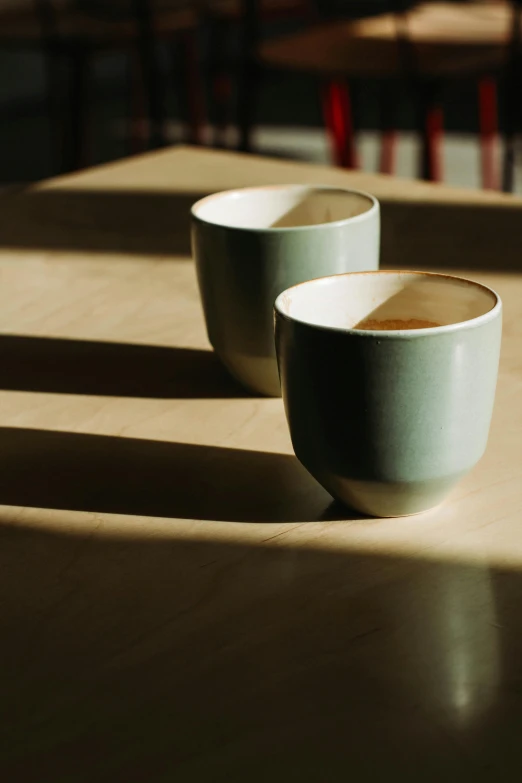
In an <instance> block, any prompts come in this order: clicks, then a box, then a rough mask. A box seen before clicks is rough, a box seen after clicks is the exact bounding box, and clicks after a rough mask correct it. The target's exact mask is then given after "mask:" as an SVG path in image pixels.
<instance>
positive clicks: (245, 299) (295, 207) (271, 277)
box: [192, 185, 380, 396]
mask: <svg viewBox="0 0 522 783" xmlns="http://www.w3.org/2000/svg"><path fill="white" fill-rule="evenodd" d="M192 218H193V221H192V247H193V254H194V258H195V261H196V267H197V274H198V281H199V288H200V293H201V299H202V302H203V309H204V313H205V320H206V325H207V332H208V337H209V340H210V343H211V344H212V346H213V348H214V350H215V351H216V353H217V354H218V356H219V358H220V359H221V361H222V362H223V364H224V365H225V366H226V367H227V368H228V370H229V371H230V373H231V374H232V375H234V376H235V377H236V378H237V379H238V380H239V381H240V382H241V383H242V384H243V385H244V386H246V387H247V388H248V389H250V390H251V391H254V392H256V393H259V394H265V395H270V396H279V395H280V394H281V391H280V385H279V376H278V371H277V360H276V355H275V346H274V333H273V305H274V301H275V299H276V297H277V296H278V294H280V293H281V291H283V290H284V289H285V288H288V287H289V286H292V285H295V284H296V283H301V282H303V281H305V280H310V279H312V278H316V277H322V276H324V275H331V274H338V273H340V272H350V271H359V270H374V269H377V268H378V266H379V240H380V217H379V204H378V202H377V200H376V199H375V198H374V197H373V196H369V195H368V194H366V193H360V192H358V191H351V190H343V189H341V188H331V187H316V186H309V185H277V186H270V187H259V188H244V189H242V190H232V191H227V192H224V193H216V194H214V195H212V196H208V197H206V198H204V199H202V200H201V201H198V202H197V203H196V204H194V206H193V207H192Z"/></svg>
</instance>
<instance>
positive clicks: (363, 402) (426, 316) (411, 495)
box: [275, 271, 502, 517]
mask: <svg viewBox="0 0 522 783" xmlns="http://www.w3.org/2000/svg"><path fill="white" fill-rule="evenodd" d="M275 314H276V347H277V354H278V360H279V369H280V373H281V386H282V390H283V398H284V404H285V410H286V415H287V419H288V423H289V426H290V433H291V436H292V442H293V445H294V449H295V453H296V455H297V457H298V458H299V459H300V461H301V462H302V463H303V465H304V466H305V467H306V468H307V469H308V470H309V471H310V473H311V474H312V475H313V476H314V477H315V478H316V479H317V481H319V482H320V483H321V484H322V485H323V486H324V487H325V489H327V490H328V491H329V492H330V493H331V494H332V495H333V496H334V497H335V498H337V499H339V500H341V501H343V502H344V503H346V504H347V505H349V506H351V507H352V508H354V509H357V510H358V511H360V512H362V513H364V514H369V515H371V516H379V517H380V516H382V517H390V516H403V515H407V514H416V513H418V512H420V511H424V510H426V509H429V508H432V507H434V506H436V505H438V504H439V503H440V502H441V501H442V500H443V499H444V498H445V497H446V495H447V494H448V493H449V491H450V490H451V489H452V487H453V486H454V485H455V483H456V482H457V481H458V480H459V479H460V478H461V477H462V476H464V475H465V474H466V473H468V471H469V470H471V468H472V467H473V466H474V465H475V464H476V462H477V461H478V460H479V459H480V457H481V456H482V454H483V453H484V450H485V448H486V442H487V438H488V431H489V425H490V420H491V413H492V410H493V400H494V396H495V386H496V381H497V371H498V361H499V353H500V339H501V331H502V305H501V302H500V299H499V297H498V296H497V294H495V292H494V291H491V290H490V289H489V288H486V287H485V286H483V285H479V284H478V283H474V282H472V281H470V280H464V279H461V278H457V277H450V276H449V275H437V274H429V273H424V272H384V271H383V272H368V273H365V274H348V275H338V276H334V277H328V278H324V279H322V280H313V281H310V282H307V283H302V284H301V285H298V286H295V287H293V288H290V289H289V290H287V291H285V292H283V293H282V294H281V295H280V296H279V297H278V298H277V300H276V303H275ZM434 324H437V325H434ZM419 326H420V327H421V328H414V327H419ZM362 327H364V328H362Z"/></svg>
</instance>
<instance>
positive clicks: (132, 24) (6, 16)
mask: <svg viewBox="0 0 522 783" xmlns="http://www.w3.org/2000/svg"><path fill="white" fill-rule="evenodd" d="M7 2H8V3H9V0H7ZM198 23H199V9H198V5H197V3H194V2H192V0H104V1H103V2H102V1H101V0H29V1H27V2H26V1H24V0H22V2H21V3H9V4H8V5H6V6H5V7H3V6H2V5H1V4H0V43H2V44H9V45H13V44H20V43H27V42H32V43H34V44H37V45H41V46H43V50H44V53H45V58H46V66H47V82H48V86H49V102H50V114H51V117H52V119H53V134H52V136H53V140H54V142H55V147H56V155H57V158H59V159H60V164H59V166H60V168H61V169H62V170H65V171H67V170H73V169H77V168H79V167H81V166H83V165H85V164H86V162H87V145H88V103H89V83H90V80H91V78H92V73H91V71H92V65H93V62H94V58H95V56H96V55H97V54H98V53H100V52H108V51H115V50H121V51H124V52H127V54H128V62H129V73H130V85H129V87H130V90H129V115H130V116H129V137H130V140H131V151H134V152H136V151H139V148H140V146H141V145H140V142H139V139H138V138H137V136H140V135H141V133H142V129H143V124H144V122H143V120H144V119H145V125H146V127H147V136H148V142H147V144H148V146H150V147H157V146H161V145H163V144H164V143H165V142H166V137H165V94H166V90H167V76H166V73H165V68H163V67H162V66H161V64H160V62H159V54H158V48H157V42H158V41H161V42H162V43H163V44H165V45H167V46H168V47H169V48H170V54H171V55H172V57H173V67H172V68H171V69H170V74H169V77H168V80H169V81H170V80H172V81H173V82H174V86H175V87H176V89H177V90H178V94H179V95H180V97H181V104H182V106H184V108H185V113H186V116H187V121H188V126H189V132H188V135H187V139H188V140H189V141H191V142H193V143H197V142H199V141H200V140H201V124H202V106H201V100H202V85H201V83H200V80H199V73H198V61H197V52H196V33H197V29H198ZM136 142H138V144H136Z"/></svg>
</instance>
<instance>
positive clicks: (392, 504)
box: [320, 471, 468, 518]
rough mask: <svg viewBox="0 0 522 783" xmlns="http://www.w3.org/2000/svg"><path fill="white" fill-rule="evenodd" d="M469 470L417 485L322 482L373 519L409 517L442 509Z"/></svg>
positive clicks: (330, 480)
mask: <svg viewBox="0 0 522 783" xmlns="http://www.w3.org/2000/svg"><path fill="white" fill-rule="evenodd" d="M467 472H468V471H463V472H460V473H458V474H456V475H453V476H445V477H444V478H440V479H429V480H427V481H413V482H378V481H356V480H352V479H346V478H341V477H334V478H330V479H326V480H324V481H320V483H321V484H322V485H323V486H324V487H325V489H327V490H328V492H330V494H331V495H333V496H334V498H336V499H337V500H339V501H340V502H341V503H344V504H345V505H346V506H349V507H350V508H353V509H354V510H356V511H358V512H360V513H362V514H365V515H367V516H371V517H383V518H386V517H409V516H415V515H416V514H422V512H424V511H430V510H431V509H433V508H435V507H436V506H439V505H440V504H441V503H442V502H443V501H444V500H445V499H446V498H447V496H448V495H449V493H450V492H451V490H452V489H453V487H454V486H455V484H457V483H458V481H459V480H460V479H461V478H462V476H464V475H465V474H466V473H467Z"/></svg>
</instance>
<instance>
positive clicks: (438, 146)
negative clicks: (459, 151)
mask: <svg viewBox="0 0 522 783" xmlns="http://www.w3.org/2000/svg"><path fill="white" fill-rule="evenodd" d="M443 134H444V113H443V111H442V107H441V106H431V107H430V108H429V109H428V111H427V112H426V119H425V135H424V139H423V148H424V154H423V158H424V160H425V168H424V177H423V178H424V179H429V180H431V181H432V182H441V180H442V178H443V176H444V174H443V165H442V139H443Z"/></svg>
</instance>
